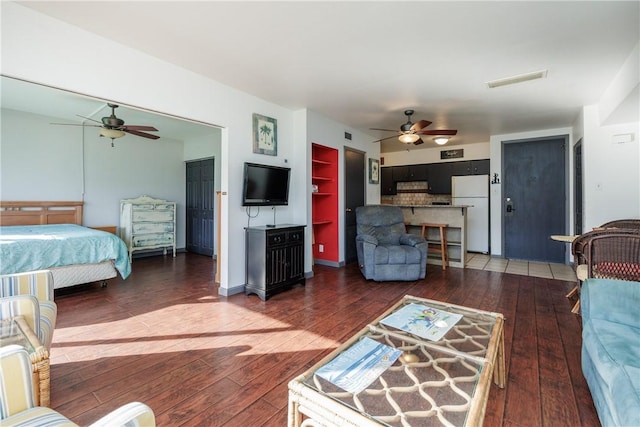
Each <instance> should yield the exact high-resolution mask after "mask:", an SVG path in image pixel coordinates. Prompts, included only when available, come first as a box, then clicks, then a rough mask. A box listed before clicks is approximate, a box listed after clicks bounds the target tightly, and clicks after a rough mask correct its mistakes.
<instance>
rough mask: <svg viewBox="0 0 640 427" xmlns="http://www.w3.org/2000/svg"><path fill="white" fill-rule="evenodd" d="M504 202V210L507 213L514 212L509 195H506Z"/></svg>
mask: <svg viewBox="0 0 640 427" xmlns="http://www.w3.org/2000/svg"><path fill="white" fill-rule="evenodd" d="M505 202H506V203H505V210H506V211H507V213H511V212H515V209H514V208H513V200H511V197H507V199H506V200H505Z"/></svg>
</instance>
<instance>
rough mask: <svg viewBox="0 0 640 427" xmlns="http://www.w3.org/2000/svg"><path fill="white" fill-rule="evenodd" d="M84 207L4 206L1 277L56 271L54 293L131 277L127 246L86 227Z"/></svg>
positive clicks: (54, 204)
mask: <svg viewBox="0 0 640 427" xmlns="http://www.w3.org/2000/svg"><path fill="white" fill-rule="evenodd" d="M82 207H83V202H55V201H44V202H0V259H1V260H2V262H0V274H11V273H17V272H22V271H33V270H42V269H48V270H51V272H52V274H53V279H54V288H56V289H59V288H64V287H68V286H73V285H78V284H82V283H91V282H101V283H102V285H103V286H104V285H105V284H106V280H107V279H111V278H114V277H116V276H117V275H118V273H119V274H120V276H121V277H122V278H123V279H126V278H127V277H128V276H129V274H130V272H131V263H130V261H129V257H128V253H127V248H126V245H125V244H124V242H123V241H122V240H121V239H120V238H119V237H117V236H115V235H114V234H111V233H108V232H106V231H101V230H96V229H92V228H88V227H83V226H82V225H81V224H82Z"/></svg>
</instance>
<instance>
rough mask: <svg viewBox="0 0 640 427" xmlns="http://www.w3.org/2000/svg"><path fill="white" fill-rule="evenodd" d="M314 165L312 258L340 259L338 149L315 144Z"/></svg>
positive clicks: (333, 261)
mask: <svg viewBox="0 0 640 427" xmlns="http://www.w3.org/2000/svg"><path fill="white" fill-rule="evenodd" d="M311 166H312V167H311V180H312V183H313V185H317V186H318V191H316V192H313V193H312V195H311V196H312V200H313V202H312V203H313V207H312V209H313V210H312V218H313V258H314V260H316V261H328V262H330V263H338V262H339V261H338V258H339V255H340V249H339V245H338V150H336V149H335V148H329V147H325V146H322V145H319V144H312V153H311ZM321 249H322V252H321Z"/></svg>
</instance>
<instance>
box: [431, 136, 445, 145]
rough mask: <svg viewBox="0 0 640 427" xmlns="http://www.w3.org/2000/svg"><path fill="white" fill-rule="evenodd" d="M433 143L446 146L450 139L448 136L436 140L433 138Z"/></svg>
mask: <svg viewBox="0 0 640 427" xmlns="http://www.w3.org/2000/svg"><path fill="white" fill-rule="evenodd" d="M433 142H435V143H436V144H438V145H444V144H446V143H447V142H449V138H447V137H446V136H438V137H436V138H433Z"/></svg>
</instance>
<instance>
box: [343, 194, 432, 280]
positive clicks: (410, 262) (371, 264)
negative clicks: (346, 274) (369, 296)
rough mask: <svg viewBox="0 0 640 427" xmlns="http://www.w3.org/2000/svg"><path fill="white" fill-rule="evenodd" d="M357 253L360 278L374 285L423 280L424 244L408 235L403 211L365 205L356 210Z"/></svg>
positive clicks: (425, 270)
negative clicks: (361, 276)
mask: <svg viewBox="0 0 640 427" xmlns="http://www.w3.org/2000/svg"><path fill="white" fill-rule="evenodd" d="M356 230H357V235H356V251H357V254H358V264H359V266H360V271H361V272H362V275H363V276H364V277H365V278H366V279H367V280H374V281H411V280H419V279H424V278H425V275H426V272H427V241H426V240H425V239H424V238H423V237H421V236H416V235H413V234H407V233H406V231H405V225H404V216H403V214H402V209H400V208H399V207H397V206H385V205H367V206H360V207H358V208H356Z"/></svg>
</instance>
